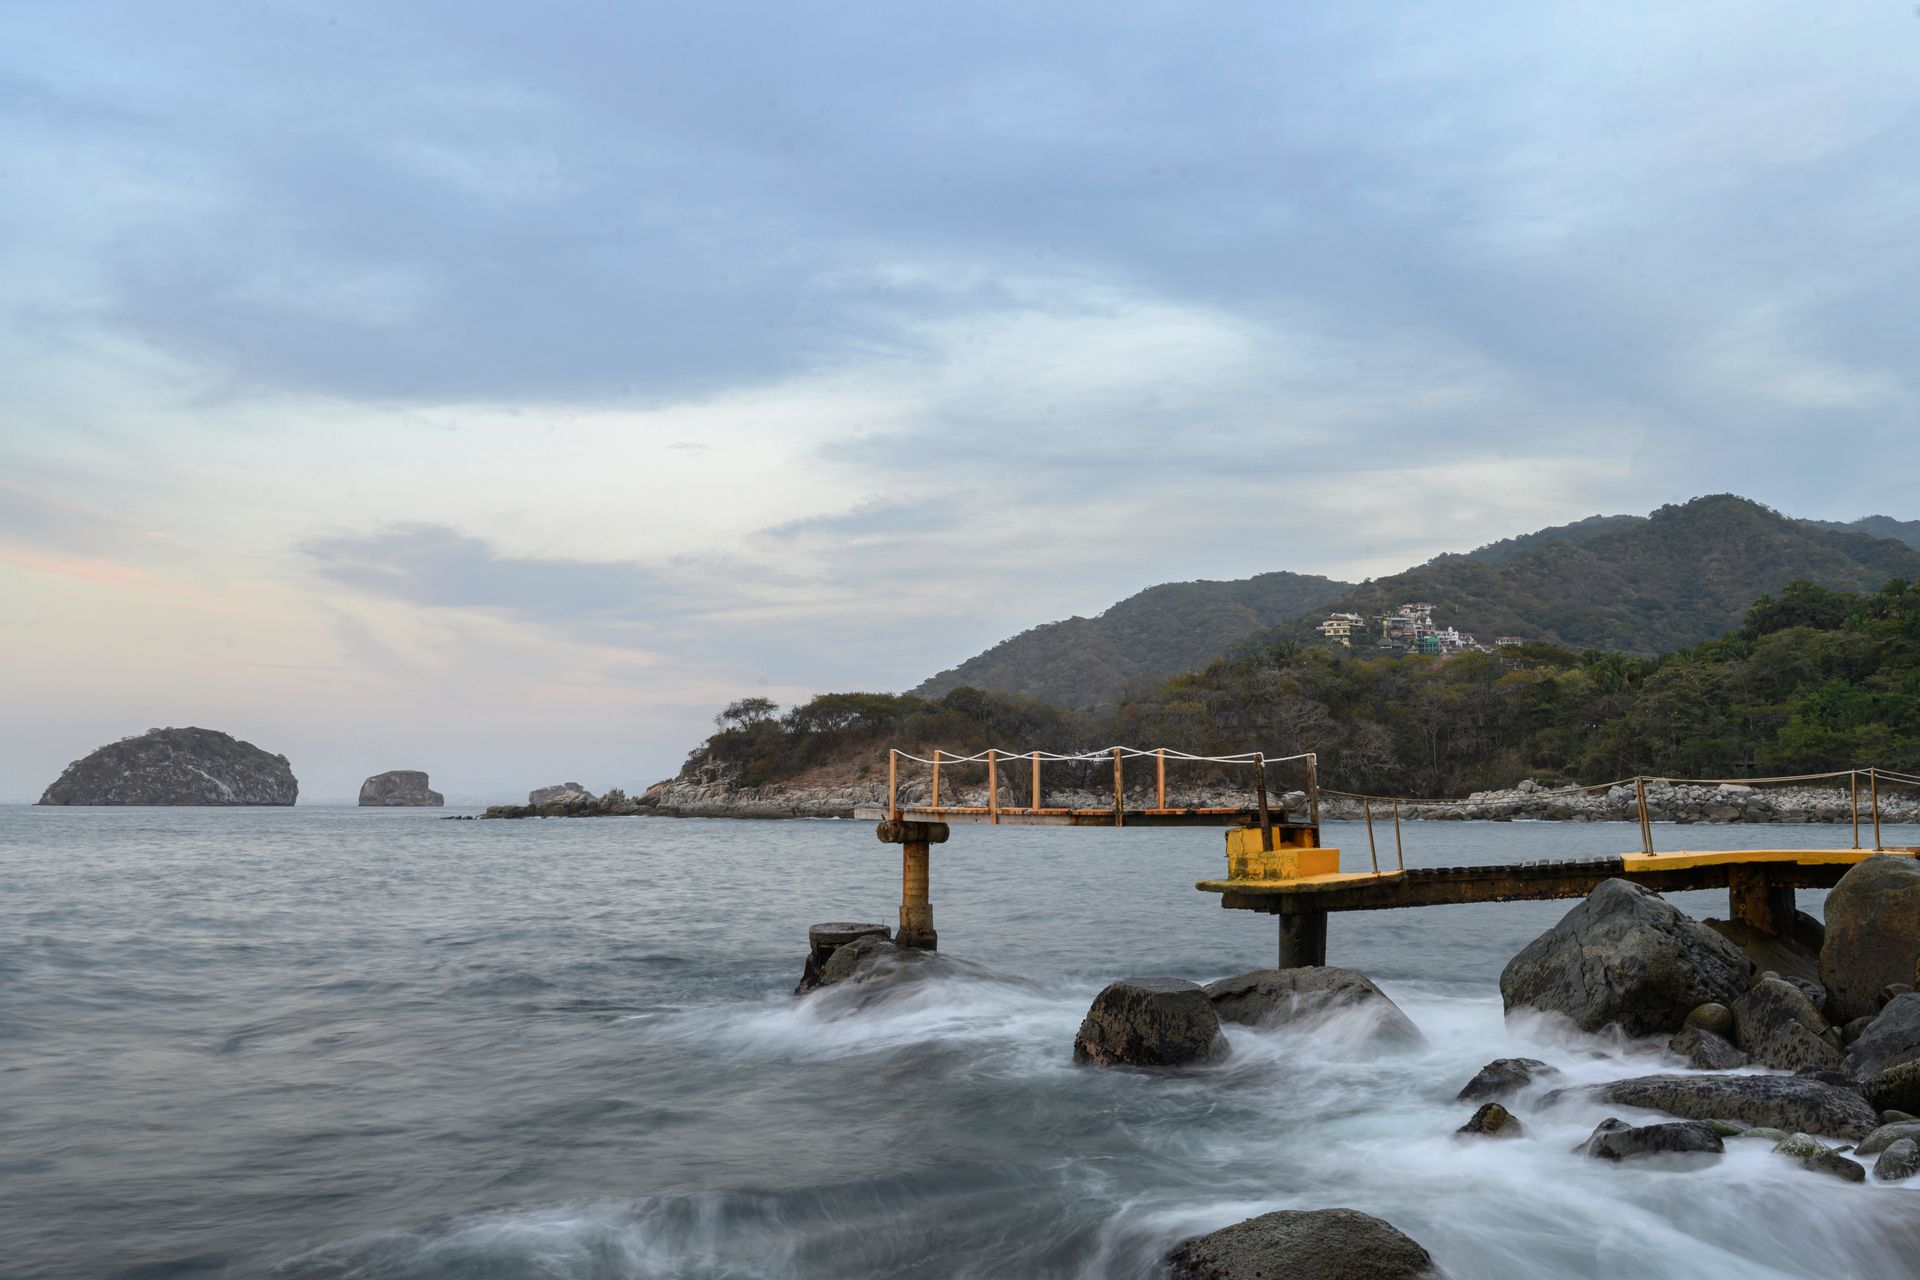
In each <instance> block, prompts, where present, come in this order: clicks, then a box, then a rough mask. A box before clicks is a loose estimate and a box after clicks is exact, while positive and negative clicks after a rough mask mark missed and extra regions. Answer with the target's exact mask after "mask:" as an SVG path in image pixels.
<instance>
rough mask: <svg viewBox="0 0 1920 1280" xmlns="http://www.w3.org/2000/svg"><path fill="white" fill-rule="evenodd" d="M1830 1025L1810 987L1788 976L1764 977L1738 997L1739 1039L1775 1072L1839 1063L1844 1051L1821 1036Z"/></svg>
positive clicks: (1826, 1067)
mask: <svg viewBox="0 0 1920 1280" xmlns="http://www.w3.org/2000/svg"><path fill="white" fill-rule="evenodd" d="M1827 1030H1828V1027H1827V1020H1826V1019H1825V1018H1823V1017H1821V1016H1820V1011H1819V1010H1818V1009H1816V1008H1814V1005H1813V1001H1812V1000H1810V999H1808V998H1807V994H1806V992H1804V991H1802V990H1801V989H1800V988H1799V987H1797V986H1795V985H1794V984H1793V983H1791V982H1788V981H1787V980H1786V979H1784V978H1780V977H1775V976H1772V975H1769V976H1767V977H1764V978H1762V979H1760V981H1758V982H1756V983H1754V984H1753V989H1752V990H1751V991H1748V992H1747V993H1746V994H1745V995H1743V996H1741V997H1740V998H1739V999H1738V1000H1736V1001H1734V1002H1733V1036H1734V1043H1736V1044H1738V1045H1739V1046H1740V1047H1741V1048H1742V1049H1744V1050H1746V1052H1747V1055H1748V1056H1749V1057H1751V1058H1752V1059H1753V1060H1754V1061H1755V1062H1757V1063H1759V1064H1760V1065H1761V1066H1765V1067H1772V1068H1774V1069H1775V1070H1776V1071H1799V1070H1801V1069H1802V1068H1806V1067H1811V1068H1813V1069H1815V1070H1821V1071H1825V1070H1831V1069H1833V1068H1836V1067H1838V1066H1839V1065H1840V1051H1839V1050H1838V1049H1836V1048H1835V1047H1834V1046H1833V1045H1832V1044H1830V1043H1828V1042H1827V1041H1826V1040H1824V1039H1822V1038H1821V1037H1822V1036H1823V1035H1824V1034H1825V1033H1826V1031H1827Z"/></svg>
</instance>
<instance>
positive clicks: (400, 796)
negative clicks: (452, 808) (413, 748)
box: [360, 769, 447, 809]
mask: <svg viewBox="0 0 1920 1280" xmlns="http://www.w3.org/2000/svg"><path fill="white" fill-rule="evenodd" d="M446 802H447V798H446V797H445V796H443V795H441V794H440V793H439V792H438V791H435V790H433V789H432V788H430V787H429V786H428V785H427V775H426V773H425V772H423V771H422V770H419V769H389V770H387V771H386V772H385V773H376V774H374V775H373V776H372V777H371V778H368V779H367V780H366V781H365V782H363V783H361V784H360V806H361V807H362V808H386V809H402V808H411V809H430V808H437V807H439V806H440V805H443V804H445V803H446Z"/></svg>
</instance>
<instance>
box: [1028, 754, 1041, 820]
mask: <svg viewBox="0 0 1920 1280" xmlns="http://www.w3.org/2000/svg"><path fill="white" fill-rule="evenodd" d="M1027 803H1028V804H1030V805H1032V806H1033V811H1034V812H1035V813H1038V812H1040V753H1039V752H1038V751H1036V752H1034V753H1033V793H1032V794H1031V795H1029V796H1028V797H1027Z"/></svg>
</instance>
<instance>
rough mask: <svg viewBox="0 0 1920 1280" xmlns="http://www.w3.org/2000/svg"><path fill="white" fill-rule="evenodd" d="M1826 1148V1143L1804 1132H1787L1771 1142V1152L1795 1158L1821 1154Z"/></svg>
mask: <svg viewBox="0 0 1920 1280" xmlns="http://www.w3.org/2000/svg"><path fill="white" fill-rule="evenodd" d="M1826 1149H1827V1144H1826V1143H1824V1142H1822V1141H1820V1139H1818V1138H1814V1137H1810V1136H1808V1135H1807V1134H1804V1133H1793V1134H1788V1135H1787V1136H1786V1137H1784V1138H1782V1139H1781V1140H1780V1141H1778V1142H1776V1143H1774V1144H1773V1154H1775V1155H1777V1156H1792V1157H1793V1158H1794V1159H1796V1160H1804V1159H1806V1158H1807V1157H1808V1156H1817V1155H1821V1154H1823V1153H1824V1152H1825V1151H1826Z"/></svg>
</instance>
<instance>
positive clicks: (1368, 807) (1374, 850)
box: [1360, 796, 1380, 875]
mask: <svg viewBox="0 0 1920 1280" xmlns="http://www.w3.org/2000/svg"><path fill="white" fill-rule="evenodd" d="M1360 812H1362V813H1364V814H1366V815H1367V852H1368V854H1370V855H1371V856H1372V858H1373V874H1375V875H1379V874H1380V846H1378V845H1376V844H1375V843H1374V842H1373V801H1372V800H1371V799H1370V798H1368V797H1366V796H1361V797H1360Z"/></svg>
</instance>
